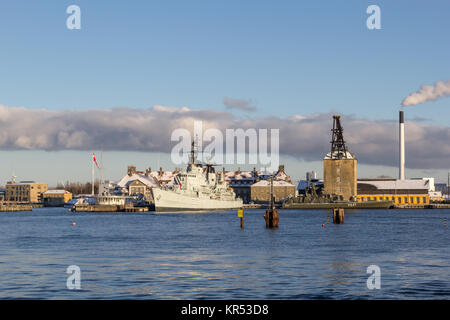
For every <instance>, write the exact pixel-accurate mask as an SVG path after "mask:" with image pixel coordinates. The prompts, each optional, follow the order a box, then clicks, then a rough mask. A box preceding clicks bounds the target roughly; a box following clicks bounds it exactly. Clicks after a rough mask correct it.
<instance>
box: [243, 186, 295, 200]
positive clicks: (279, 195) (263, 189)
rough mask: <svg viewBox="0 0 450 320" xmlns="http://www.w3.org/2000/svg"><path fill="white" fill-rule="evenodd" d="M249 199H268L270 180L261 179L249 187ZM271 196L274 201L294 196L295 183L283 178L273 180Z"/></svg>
mask: <svg viewBox="0 0 450 320" xmlns="http://www.w3.org/2000/svg"><path fill="white" fill-rule="evenodd" d="M250 192H251V201H253V202H255V203H267V202H269V201H270V180H261V181H259V182H257V183H255V184H253V185H252V186H251V187H250ZM273 196H274V198H275V201H276V202H280V201H282V200H285V199H287V198H289V197H295V185H294V184H292V183H291V182H287V181H283V180H274V181H273Z"/></svg>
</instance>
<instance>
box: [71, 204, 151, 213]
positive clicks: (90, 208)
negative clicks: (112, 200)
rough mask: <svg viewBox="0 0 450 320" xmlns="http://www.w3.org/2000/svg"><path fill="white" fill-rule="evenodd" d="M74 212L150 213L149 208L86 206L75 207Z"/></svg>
mask: <svg viewBox="0 0 450 320" xmlns="http://www.w3.org/2000/svg"><path fill="white" fill-rule="evenodd" d="M72 211H74V212H148V211H149V207H134V206H127V205H125V206H123V205H101V204H86V205H77V206H74V207H73V209H72Z"/></svg>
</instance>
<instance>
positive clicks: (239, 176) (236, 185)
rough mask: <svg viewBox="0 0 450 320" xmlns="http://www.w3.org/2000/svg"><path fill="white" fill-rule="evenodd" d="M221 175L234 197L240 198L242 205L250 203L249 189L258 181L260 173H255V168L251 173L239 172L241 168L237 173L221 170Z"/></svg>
mask: <svg viewBox="0 0 450 320" xmlns="http://www.w3.org/2000/svg"><path fill="white" fill-rule="evenodd" d="M223 174H224V177H225V181H226V182H227V183H228V184H229V186H230V187H231V188H232V189H233V191H234V193H235V194H236V197H238V198H241V199H242V201H243V202H244V203H249V202H250V201H251V192H250V187H251V186H252V185H253V184H254V183H256V182H257V181H259V180H260V176H261V175H262V172H261V171H256V169H255V168H253V171H241V168H238V170H237V171H225V169H223Z"/></svg>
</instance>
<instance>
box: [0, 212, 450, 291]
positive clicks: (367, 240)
mask: <svg viewBox="0 0 450 320" xmlns="http://www.w3.org/2000/svg"><path fill="white" fill-rule="evenodd" d="M244 215H245V218H244V219H245V228H244V229H241V228H240V220H239V218H238V217H237V211H227V212H214V213H189V214H188V213H164V214H155V213H153V212H146V213H73V212H69V211H68V210H67V209H64V208H37V209H33V211H31V212H2V213H1V214H0V299H18V298H26V299H27V298H31V299H449V298H450V247H449V245H450V226H449V225H448V223H447V224H446V225H445V224H444V221H445V219H447V220H449V218H450V211H449V210H439V209H436V210H357V211H346V212H345V223H344V224H341V225H334V224H333V221H332V213H331V210H323V211H319V210H280V214H279V216H280V224H279V228H278V229H266V228H265V221H264V218H263V215H264V211H263V210H247V211H246V212H245V214H244ZM322 225H323V226H322ZM71 265H75V266H78V267H79V268H80V271H81V274H80V279H81V282H80V284H81V289H79V290H77V289H74V290H69V289H68V287H67V278H68V277H69V276H70V274H68V273H66V270H67V268H68V266H71ZM370 265H376V266H378V267H379V268H380V272H381V273H380V280H381V287H380V289H373V290H370V289H368V287H367V279H368V278H369V276H371V274H369V273H367V268H368V267H369V266H370Z"/></svg>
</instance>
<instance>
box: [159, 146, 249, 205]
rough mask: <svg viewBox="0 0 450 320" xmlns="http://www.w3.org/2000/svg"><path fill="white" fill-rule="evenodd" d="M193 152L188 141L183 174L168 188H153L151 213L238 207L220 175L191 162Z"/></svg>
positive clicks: (175, 178) (211, 168)
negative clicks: (188, 153) (186, 164)
mask: <svg viewBox="0 0 450 320" xmlns="http://www.w3.org/2000/svg"><path fill="white" fill-rule="evenodd" d="M196 155H197V150H196V146H195V143H194V142H192V145H191V152H190V156H189V164H188V166H187V170H186V171H182V172H180V173H178V174H177V175H176V176H175V177H174V181H173V184H172V185H171V186H161V187H160V188H153V189H152V193H153V199H154V201H155V211H156V212H162V211H200V210H228V209H237V208H240V207H242V205H243V202H242V199H240V198H236V194H235V193H234V191H233V189H231V188H230V187H229V186H228V184H227V182H226V181H225V177H224V175H223V173H220V174H218V175H216V173H215V170H214V167H213V165H211V164H206V165H205V166H203V165H202V164H201V163H197V162H196V161H195V159H196Z"/></svg>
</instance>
